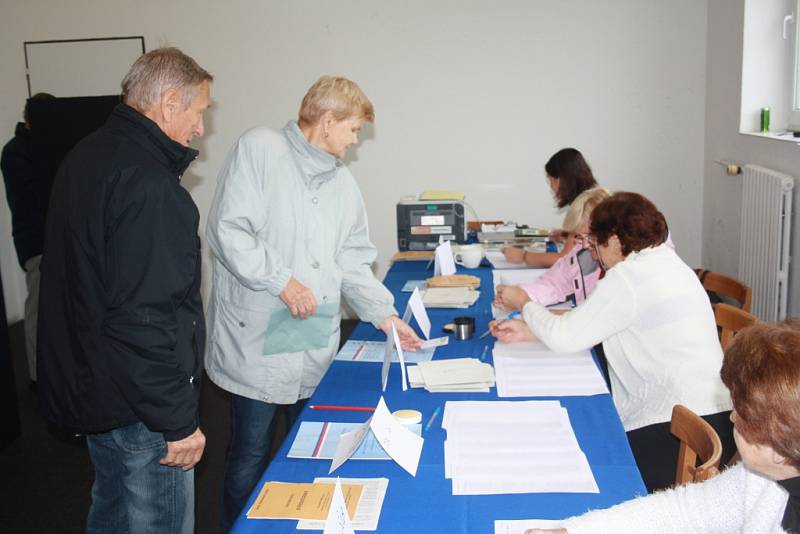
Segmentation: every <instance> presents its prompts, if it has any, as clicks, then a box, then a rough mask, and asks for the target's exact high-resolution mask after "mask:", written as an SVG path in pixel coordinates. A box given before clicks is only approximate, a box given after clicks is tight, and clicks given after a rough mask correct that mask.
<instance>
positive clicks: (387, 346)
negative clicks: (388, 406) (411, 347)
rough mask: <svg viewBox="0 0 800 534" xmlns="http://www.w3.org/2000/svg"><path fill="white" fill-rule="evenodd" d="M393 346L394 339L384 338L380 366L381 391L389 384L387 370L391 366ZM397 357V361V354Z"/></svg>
mask: <svg viewBox="0 0 800 534" xmlns="http://www.w3.org/2000/svg"><path fill="white" fill-rule="evenodd" d="M393 346H394V339H392V338H391V337H389V336H386V343H384V345H383V365H382V366H381V387H382V389H381V391H386V384H387V383H388V382H389V368H390V367H391V365H392V354H394V350H392V347H393ZM397 357H398V359H399V358H400V355H399V354H398V355H397Z"/></svg>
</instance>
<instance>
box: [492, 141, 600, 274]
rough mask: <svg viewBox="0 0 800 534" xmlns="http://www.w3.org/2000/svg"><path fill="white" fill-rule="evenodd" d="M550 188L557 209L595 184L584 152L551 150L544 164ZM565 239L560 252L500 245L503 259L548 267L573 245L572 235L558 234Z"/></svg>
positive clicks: (572, 149)
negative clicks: (528, 249)
mask: <svg viewBox="0 0 800 534" xmlns="http://www.w3.org/2000/svg"><path fill="white" fill-rule="evenodd" d="M544 170H545V172H546V173H547V182H548V184H549V185H550V192H551V193H552V194H553V198H554V199H555V201H556V207H558V209H564V208H567V207H569V205H570V204H572V201H573V200H575V198H576V197H577V196H578V195H580V194H581V193H583V192H584V191H586V190H587V189H591V188H592V187H595V186H596V185H597V181H596V180H595V179H594V175H593V174H592V169H591V168H590V167H589V164H588V163H586V160H585V159H583V154H581V153H580V152H579V151H578V150H576V149H574V148H562V149H561V150H559V151H558V152H556V153H555V154H553V155H552V156H551V157H550V159H549V160H548V161H547V163H546V164H545V166H544ZM558 238H559V240H563V241H565V243H564V248H563V249H561V252H529V251H526V250H525V249H524V248H519V247H506V248H504V249H503V254H505V256H506V259H507V260H508V261H510V262H511V263H525V264H527V265H530V266H531V267H543V268H546V267H551V266H552V265H553V264H554V263H555V262H557V261H558V259H559V258H560V257H562V256H564V255H566V254H568V253H569V252H570V251H571V250H572V248H573V247H574V245H575V240H574V235H572V234H571V233H570V234H569V235H563V234H559V235H558Z"/></svg>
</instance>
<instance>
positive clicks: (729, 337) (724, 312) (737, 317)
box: [714, 302, 758, 350]
mask: <svg viewBox="0 0 800 534" xmlns="http://www.w3.org/2000/svg"><path fill="white" fill-rule="evenodd" d="M714 318H715V319H716V321H717V326H718V327H719V329H720V336H719V342H720V344H721V345H722V350H725V349H727V348H728V345H730V343H731V341H733V336H735V335H736V333H737V332H738V331H739V330H741V329H742V328H745V327H747V326H750V325H752V324H755V323H756V322H757V321H758V318H757V317H756V316H755V315H753V314H751V313H747V312H746V311H743V310H740V309H739V308H736V307H735V306H731V305H730V304H725V303H723V302H720V303H717V304H714Z"/></svg>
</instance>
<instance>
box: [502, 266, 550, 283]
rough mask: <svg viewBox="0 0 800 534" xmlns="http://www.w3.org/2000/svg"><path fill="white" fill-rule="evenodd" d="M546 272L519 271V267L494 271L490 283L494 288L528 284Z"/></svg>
mask: <svg viewBox="0 0 800 534" xmlns="http://www.w3.org/2000/svg"><path fill="white" fill-rule="evenodd" d="M546 272H547V269H520V268H519V265H517V268H516V269H495V270H493V271H492V283H493V285H494V287H495V288H497V286H498V285H500V284H503V285H504V286H518V285H520V284H528V283H530V282H533V281H534V280H536V279H537V278H539V277H540V276H542V275H543V274H544V273H546Z"/></svg>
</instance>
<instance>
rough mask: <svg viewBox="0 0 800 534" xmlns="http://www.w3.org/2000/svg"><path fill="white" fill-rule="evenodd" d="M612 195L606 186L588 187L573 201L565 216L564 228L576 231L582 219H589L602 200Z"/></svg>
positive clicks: (567, 230) (566, 230) (568, 230)
mask: <svg viewBox="0 0 800 534" xmlns="http://www.w3.org/2000/svg"><path fill="white" fill-rule="evenodd" d="M610 196H611V193H610V192H609V191H608V189H606V188H604V187H593V188H591V189H587V190H586V191H584V192H583V193H581V194H580V195H578V196H577V197H575V200H573V201H572V204H570V206H569V209H568V210H567V214H566V215H565V216H564V224H563V225H562V228H561V229H562V230H564V231H565V232H574V231H575V230H577V229H578V227H579V226H580V225H581V221H583V220H584V219H585V220H588V219H589V216H590V215H591V214H592V210H594V208H595V207H596V206H597V205H598V204H600V203H601V202H602V201H604V200H605V199H607V198H608V197H610Z"/></svg>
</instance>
